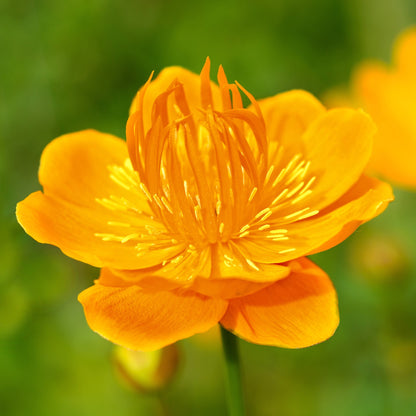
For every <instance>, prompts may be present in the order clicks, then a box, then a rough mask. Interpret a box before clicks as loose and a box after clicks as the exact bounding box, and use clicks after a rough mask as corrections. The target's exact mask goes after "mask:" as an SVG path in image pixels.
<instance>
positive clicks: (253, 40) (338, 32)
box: [0, 0, 416, 416]
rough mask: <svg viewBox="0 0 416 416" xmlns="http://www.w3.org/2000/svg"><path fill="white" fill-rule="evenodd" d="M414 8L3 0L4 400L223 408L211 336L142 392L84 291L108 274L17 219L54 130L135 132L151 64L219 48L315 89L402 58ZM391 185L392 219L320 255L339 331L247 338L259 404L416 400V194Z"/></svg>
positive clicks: (36, 406) (232, 71)
mask: <svg viewBox="0 0 416 416" xmlns="http://www.w3.org/2000/svg"><path fill="white" fill-rule="evenodd" d="M414 23H416V3H415V2H414V0H366V1H362V0H355V1H354V0H350V1H347V0H338V1H334V0H315V1H308V0H291V1H289V0H287V1H275V0H259V1H257V2H254V1H243V0H240V1H238V0H232V1H224V0H211V1H207V2H197V1H193V0H179V1H173V0H171V1H163V0H152V1H150V0H139V1H133V0H128V1H115V0H114V1H111V0H67V1H60V0H13V1H12V0H0V51H1V57H0V190H1V193H0V201H1V203H0V233H1V234H0V237H1V238H0V414H1V415H7V416H21V415H34V416H37V415H39V416H40V415H41V416H49V415H54V416H56V415H58V416H61V415H62V416H65V415H79V416H82V415H88V416H91V415H102V416H105V415H114V414H117V415H120V416H124V415H126V416H127V415H132V416H133V415H151V416H152V415H161V416H163V415H202V416H203V415H212V414H216V415H218V416H219V415H225V393H224V381H223V362H222V355H221V349H220V345H219V341H218V339H217V338H215V336H205V337H204V336H198V337H194V338H191V339H189V340H185V341H182V342H180V343H179V344H180V345H179V346H180V348H181V352H182V354H181V355H182V361H181V365H180V371H179V373H178V374H177V376H176V378H175V380H174V382H173V383H172V384H171V385H170V386H169V388H168V389H167V390H166V391H164V392H163V393H162V394H161V395H159V396H155V395H144V394H137V393H134V392H132V391H129V390H128V389H126V388H125V387H124V386H123V384H121V383H120V381H119V379H118V377H117V376H116V375H115V371H114V364H113V361H112V351H113V346H112V345H111V344H110V343H109V342H107V341H105V340H104V339H101V338H100V337H99V336H98V335H96V334H94V333H93V332H92V331H90V330H89V328H88V327H87V325H86V323H85V319H84V316H83V312H82V308H81V305H80V304H79V303H78V302H77V300H76V297H77V294H78V293H79V292H80V291H81V290H82V289H84V288H86V287H87V286H89V285H90V284H91V283H92V281H93V279H94V278H96V277H97V275H98V271H97V270H96V269H93V268H91V267H88V266H86V265H83V264H80V263H77V262H75V261H73V260H71V259H68V258H66V257H65V256H64V255H62V254H61V253H60V252H59V250H58V249H56V248H54V247H50V246H45V245H40V244H38V243H36V242H35V241H33V240H32V239H31V238H30V237H28V236H27V235H26V234H25V233H24V232H23V230H22V229H21V228H20V227H19V226H18V224H17V223H16V220H15V216H14V210H15V204H16V202H18V201H19V200H21V199H23V198H24V197H26V196H27V195H28V194H29V193H30V192H32V191H35V190H38V189H40V186H39V184H38V181H37V177H36V172H37V169H38V163H39V158H40V155H41V152H42V149H43V148H44V147H45V145H46V144H47V143H48V142H49V141H50V140H52V139H53V138H55V137H57V136H59V135H61V134H63V133H67V132H71V131H76V130H80V129H84V128H95V129H98V130H101V131H104V132H109V133H113V134H116V135H118V136H120V137H124V128H125V122H126V119H127V112H128V108H129V105H130V101H131V99H132V97H133V96H134V94H135V92H136V91H137V89H138V88H139V87H140V86H141V84H143V83H144V82H145V80H146V79H147V77H148V76H149V74H150V72H151V71H152V70H153V69H155V70H156V71H159V70H160V69H161V68H163V67H165V66H168V65H181V66H184V67H186V68H189V69H191V70H193V71H195V72H199V71H200V69H201V68H202V65H203V63H204V60H205V58H206V56H207V55H209V56H210V57H211V60H212V64H213V67H214V68H216V67H217V66H218V65H219V64H220V63H222V64H223V65H224V67H225V70H226V73H227V75H228V78H229V79H230V80H234V79H237V80H239V81H240V82H241V83H242V84H243V85H244V86H245V87H246V88H247V89H248V90H249V91H250V92H252V93H253V94H254V95H255V96H256V97H257V98H261V97H266V96H268V95H273V94H275V93H277V92H280V91H284V90H288V89H291V88H304V89H307V90H309V91H311V92H312V93H314V94H315V95H317V96H319V95H321V94H323V93H324V92H325V91H326V90H327V89H329V88H331V87H333V86H337V85H340V84H345V85H346V84H347V82H348V79H349V76H350V72H351V70H352V68H353V67H354V66H355V65H356V64H357V63H358V62H359V61H360V60H361V59H363V58H377V59H383V60H385V61H389V59H390V50H391V44H392V41H393V39H394V38H395V36H396V35H397V33H398V32H399V31H400V30H402V29H403V28H405V27H407V26H409V25H411V24H414ZM395 193H396V201H395V202H394V203H393V204H391V206H390V207H389V209H388V210H387V211H386V212H385V213H384V214H383V215H382V216H381V217H379V218H378V219H376V220H375V221H373V222H371V223H370V224H367V225H365V226H363V227H361V228H360V229H359V230H358V231H357V232H356V233H355V234H354V236H352V237H351V238H350V239H349V240H348V241H346V242H344V243H343V244H341V245H340V246H338V247H336V248H335V249H332V250H330V251H329V252H327V253H323V254H320V255H317V256H314V260H315V261H316V262H317V263H318V264H319V265H321V266H322V267H323V268H324V269H325V270H326V271H327V272H328V273H329V274H330V276H331V277H332V279H333V281H334V284H335V286H336V288H337V291H338V293H339V304H340V313H341V325H340V327H339V329H338V331H337V332H336V334H335V336H334V337H333V338H332V339H331V340H329V341H327V342H325V343H323V344H321V345H318V346H315V347H312V348H308V349H304V350H283V349H278V348H270V347H261V346H257V345H250V344H247V343H244V342H241V347H242V348H241V350H242V358H243V362H244V373H245V380H244V382H245V388H246V392H247V402H248V403H247V405H248V411H249V414H250V415H256V416H269V415H270V416H274V415H285V416H311V415H319V416H330V415H331V416H332V415H337V416H343V415H345V416H347V415H348V416H350V415H354V416H372V415H374V416H378V415H399V416H407V415H409V416H410V415H415V414H416V308H415V303H416V261H415V256H414V254H415V253H416V239H415V236H416V214H415V213H416V193H411V192H407V191H403V190H399V189H397V190H396V192H395ZM162 402H163V405H162Z"/></svg>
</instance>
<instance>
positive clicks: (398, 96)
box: [353, 27, 416, 188]
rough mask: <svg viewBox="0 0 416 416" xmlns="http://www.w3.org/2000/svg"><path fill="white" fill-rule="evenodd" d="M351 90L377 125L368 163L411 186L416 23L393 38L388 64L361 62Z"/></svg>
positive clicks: (414, 173) (415, 180) (414, 180)
mask: <svg viewBox="0 0 416 416" xmlns="http://www.w3.org/2000/svg"><path fill="white" fill-rule="evenodd" d="M353 90H354V91H353V93H354V94H355V98H356V100H357V101H358V103H359V104H360V105H362V106H363V108H364V109H365V110H366V111H368V113H369V114H370V115H371V116H372V117H373V119H374V121H375V122H376V124H377V127H378V132H377V135H376V138H375V140H374V152H373V156H372V158H371V165H370V167H371V168H373V169H374V171H376V172H379V173H380V174H382V175H383V176H384V177H385V178H386V179H388V180H391V181H392V182H395V183H397V184H398V185H402V186H405V187H412V188H415V187H416V163H415V162H416V159H415V155H416V27H415V28H412V29H410V30H407V31H405V32H404V33H403V34H401V36H399V38H398V39H397V41H396V45H395V47H394V56H393V66H392V68H388V67H387V66H386V65H384V64H382V63H378V62H367V63H364V64H362V65H361V66H360V67H359V68H358V70H357V71H356V73H355V76H354V78H353Z"/></svg>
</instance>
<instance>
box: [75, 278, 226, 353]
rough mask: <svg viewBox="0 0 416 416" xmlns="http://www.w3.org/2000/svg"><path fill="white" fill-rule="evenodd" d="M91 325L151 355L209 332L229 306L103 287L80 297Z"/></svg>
mask: <svg viewBox="0 0 416 416" xmlns="http://www.w3.org/2000/svg"><path fill="white" fill-rule="evenodd" d="M78 299H79V301H80V302H81V303H82V305H83V307H84V312H85V316H86V319H87V322H88V325H89V326H90V327H91V329H93V330H94V331H95V332H98V333H99V334H100V335H101V336H103V337H104V338H106V339H108V340H110V341H111V342H114V343H115V344H119V345H122V346H124V347H127V348H131V349H134V350H142V351H150V350H156V349H159V348H162V347H164V346H166V345H168V344H171V343H173V342H175V341H178V340H180V339H183V338H187V337H190V336H191V335H194V334H197V333H200V332H205V331H207V330H208V329H210V328H211V327H213V326H214V325H215V324H216V323H217V322H218V321H219V320H220V319H221V317H222V316H223V314H224V312H225V310H226V308H227V302H226V301H224V300H221V299H213V298H208V297H206V296H202V295H198V294H197V293H194V292H191V291H188V292H184V291H178V290H176V291H171V292H169V291H158V292H146V291H144V290H143V289H141V288H139V287H137V286H125V287H109V286H103V285H101V284H99V281H98V282H97V283H96V284H95V285H94V286H92V287H90V288H88V289H86V290H84V291H83V292H82V293H81V294H80V295H79V297H78Z"/></svg>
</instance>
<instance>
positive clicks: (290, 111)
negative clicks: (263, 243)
mask: <svg viewBox="0 0 416 416" xmlns="http://www.w3.org/2000/svg"><path fill="white" fill-rule="evenodd" d="M259 104H260V107H261V109H262V111H263V115H264V118H265V122H266V128H267V133H268V136H269V140H270V147H271V151H270V163H271V164H275V165H278V167H279V168H284V167H285V166H286V165H287V163H288V162H289V160H290V159H291V158H292V157H293V156H294V155H296V154H301V155H302V159H303V160H304V161H305V163H307V162H310V167H309V170H308V173H307V176H306V178H305V181H308V180H309V179H310V178H312V177H313V176H315V177H316V179H315V181H314V184H313V186H312V190H313V192H312V193H311V194H310V195H309V196H308V197H307V198H304V199H303V200H302V202H299V203H298V204H296V206H297V207H300V208H302V207H306V206H309V207H313V209H321V208H322V207H325V206H326V205H329V204H330V203H332V202H333V201H335V200H336V199H337V198H339V197H340V196H341V195H342V194H344V193H345V192H346V191H347V190H348V189H349V188H350V187H351V186H352V185H353V184H354V183H355V182H356V181H357V179H358V178H359V177H360V175H361V174H362V172H363V170H364V168H365V166H366V165H367V163H368V160H369V157H370V154H371V149H372V139H373V135H374V133H375V126H374V124H373V123H372V121H371V119H370V118H369V117H368V116H367V115H366V114H364V113H363V112H362V111H358V110H352V109H336V110H330V111H325V109H324V107H323V106H322V104H320V103H319V101H318V100H317V99H316V98H314V97H313V96H312V95H310V94H309V93H306V92H304V91H290V92H288V93H284V94H279V95H277V96H275V97H272V98H268V99H267V100H263V101H260V102H259ZM275 143H276V144H279V145H280V146H282V147H283V152H282V153H283V156H282V153H276V145H275ZM277 155H278V156H277ZM275 172H276V174H277V173H278V172H279V169H275ZM277 188H278V189H277V190H276V192H277V193H280V192H281V191H282V190H283V189H282V188H281V186H280V184H278V185H277ZM283 215H285V214H283Z"/></svg>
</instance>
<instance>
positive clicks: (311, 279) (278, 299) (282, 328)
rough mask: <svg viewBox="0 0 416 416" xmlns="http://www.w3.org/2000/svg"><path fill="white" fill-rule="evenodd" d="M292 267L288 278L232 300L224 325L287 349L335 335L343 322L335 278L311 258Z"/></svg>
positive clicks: (248, 337) (250, 338) (256, 340)
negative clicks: (334, 284) (340, 322)
mask: <svg viewBox="0 0 416 416" xmlns="http://www.w3.org/2000/svg"><path fill="white" fill-rule="evenodd" d="M292 267H293V271H292V273H291V274H290V276H289V277H287V278H286V279H283V280H281V281H279V282H277V283H275V284H274V285H272V286H269V287H267V288H266V289H263V290H261V291H259V292H256V293H254V294H252V295H249V296H246V297H243V298H239V299H234V300H231V301H230V304H229V307H228V309H227V312H226V314H225V315H224V317H223V318H222V320H221V325H223V326H224V327H225V328H227V329H228V330H230V331H232V332H233V333H235V334H236V335H238V336H239V337H241V338H244V339H245V340H247V341H250V342H253V343H256V344H263V345H273V346H279V347H286V348H303V347H308V346H310V345H313V344H317V343H318V342H322V341H324V340H326V339H328V338H329V337H331V336H332V335H333V333H334V332H335V330H336V328H337V326H338V323H339V318H338V306H337V296H336V292H335V290H334V288H333V286H332V283H331V281H330V280H329V278H328V276H327V275H326V274H325V273H324V272H323V271H322V270H321V269H320V268H318V267H317V266H316V265H314V264H313V263H312V262H311V261H309V260H307V259H299V260H298V261H297V262H296V264H293V263H292Z"/></svg>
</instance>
